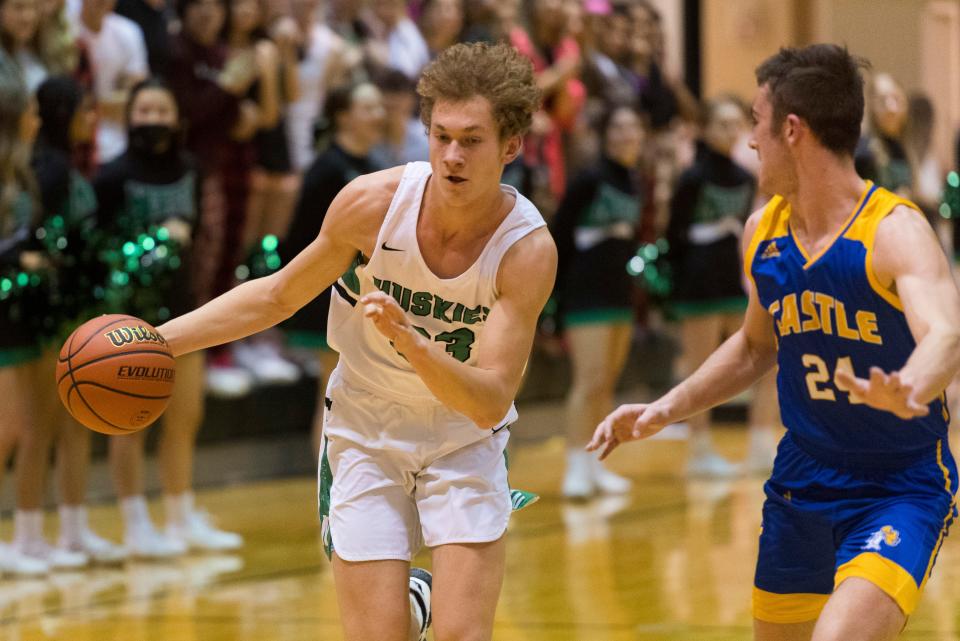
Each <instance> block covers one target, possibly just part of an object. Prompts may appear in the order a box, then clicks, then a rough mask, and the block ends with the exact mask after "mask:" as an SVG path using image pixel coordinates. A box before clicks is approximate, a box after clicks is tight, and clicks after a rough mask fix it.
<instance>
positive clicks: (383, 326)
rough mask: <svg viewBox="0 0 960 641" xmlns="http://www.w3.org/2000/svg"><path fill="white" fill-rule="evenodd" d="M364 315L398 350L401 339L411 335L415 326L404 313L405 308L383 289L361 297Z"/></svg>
mask: <svg viewBox="0 0 960 641" xmlns="http://www.w3.org/2000/svg"><path fill="white" fill-rule="evenodd" d="M360 304H361V305H363V315H364V316H365V317H366V318H369V319H370V320H372V321H373V325H374V326H375V327H376V328H377V330H378V331H379V332H380V333H381V334H383V335H384V336H386V337H387V338H388V339H389V340H390V341H391V342H392V343H394V345H395V346H396V347H397V350H398V351H401V352H402V350H401V349H400V345H399V343H400V342H401V339H402V338H404V337H405V336H407V335H409V334H410V333H411V332H412V330H413V328H412V326H411V325H410V321H408V320H407V317H406V315H405V314H404V313H403V308H402V307H400V305H399V304H398V303H397V301H396V299H394V298H393V296H390V295H388V294H385V293H383V292H381V291H376V292H372V293H370V294H367V295H365V296H362V297H361V298H360Z"/></svg>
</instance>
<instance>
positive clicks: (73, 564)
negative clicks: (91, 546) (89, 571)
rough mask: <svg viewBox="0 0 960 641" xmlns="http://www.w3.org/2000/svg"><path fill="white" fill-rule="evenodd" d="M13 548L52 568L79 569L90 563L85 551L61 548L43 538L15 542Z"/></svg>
mask: <svg viewBox="0 0 960 641" xmlns="http://www.w3.org/2000/svg"><path fill="white" fill-rule="evenodd" d="M13 548H14V549H15V550H16V551H17V552H19V553H20V554H22V555H23V556H28V557H30V558H32V559H36V560H38V561H41V562H43V563H45V564H47V566H48V567H49V568H50V569H51V570H79V569H81V568H85V567H87V566H88V565H90V557H88V556H87V555H86V554H84V553H83V552H71V551H70V550H61V549H60V548H55V547H53V546H52V545H50V544H49V543H47V542H46V541H45V540H43V539H34V540H32V541H27V542H26V543H14V545H13Z"/></svg>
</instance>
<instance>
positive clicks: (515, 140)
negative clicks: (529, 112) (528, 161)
mask: <svg viewBox="0 0 960 641" xmlns="http://www.w3.org/2000/svg"><path fill="white" fill-rule="evenodd" d="M521 151H523V136H520V135H517V136H510V137H509V138H507V144H506V145H504V147H503V164H504V165H509V164H510V163H512V162H513V161H514V160H516V159H517V156H519V155H520V152H521Z"/></svg>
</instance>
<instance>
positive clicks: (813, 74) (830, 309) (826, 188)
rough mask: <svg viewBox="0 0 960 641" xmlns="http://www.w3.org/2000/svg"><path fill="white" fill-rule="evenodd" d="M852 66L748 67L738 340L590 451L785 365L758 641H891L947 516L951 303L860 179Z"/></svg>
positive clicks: (762, 555)
mask: <svg viewBox="0 0 960 641" xmlns="http://www.w3.org/2000/svg"><path fill="white" fill-rule="evenodd" d="M860 67H861V62H860V61H859V60H858V59H856V58H854V57H852V56H851V55H849V54H848V53H847V51H846V50H845V49H842V48H840V47H837V46H833V45H814V46H810V47H806V48H803V49H783V50H781V51H780V53H778V54H777V55H775V56H773V57H771V58H770V59H768V60H767V61H765V62H764V63H763V64H761V65H760V67H758V69H757V82H758V85H759V91H758V93H757V97H756V99H755V101H754V103H753V118H754V129H753V140H752V146H753V148H754V149H756V150H757V153H758V154H759V157H760V174H759V183H760V184H759V188H760V190H761V191H763V192H766V193H772V194H779V195H778V196H775V197H774V198H773V199H772V200H771V201H770V202H769V203H768V204H767V205H766V206H765V207H764V208H763V210H761V211H758V212H756V213H754V214H753V215H752V216H751V218H750V219H749V222H748V224H747V226H746V234H745V235H744V248H743V249H744V264H745V268H746V271H747V275H748V277H749V281H750V284H751V286H750V292H749V296H750V299H749V306H748V310H747V315H746V319H745V321H744V324H743V327H742V328H741V329H740V330H739V331H738V332H737V333H736V334H735V335H734V336H733V337H731V338H730V339H729V340H728V341H727V342H725V343H724V344H723V345H722V346H721V347H720V348H719V349H717V351H715V352H714V353H713V355H712V356H711V357H710V358H709V359H708V360H707V361H706V362H705V363H704V364H703V366H702V367H701V368H700V369H699V370H697V371H696V372H695V373H694V374H693V375H692V376H690V377H689V378H688V379H687V380H685V381H684V382H682V383H681V384H680V385H678V386H677V387H676V388H674V389H673V390H671V391H670V392H668V393H667V394H666V395H664V396H663V397H662V398H660V399H658V400H656V401H654V402H653V403H650V404H641V405H623V406H621V407H620V408H618V409H617V410H616V411H614V412H613V413H612V414H610V415H609V416H608V417H607V418H606V419H604V421H603V422H602V423H601V424H600V425H599V426H598V428H597V430H596V432H595V434H594V438H593V440H592V441H591V443H590V444H589V445H588V449H591V450H596V449H600V450H602V454H603V455H604V456H605V455H606V454H609V453H610V451H611V450H613V449H614V448H615V447H616V446H617V445H619V444H620V443H622V442H625V441H629V440H635V439H642V438H646V437H649V436H651V435H653V434H655V433H656V432H658V431H660V430H661V429H662V428H663V427H664V426H665V425H667V424H669V423H674V422H676V421H680V420H683V419H684V418H686V417H688V416H691V415H694V414H697V413H699V412H702V411H704V410H706V409H708V408H710V407H712V406H714V405H717V404H718V403H721V402H723V401H724V400H726V399H728V398H730V397H732V396H734V395H736V394H737V393H738V392H740V391H742V390H744V389H746V388H747V387H748V386H749V385H750V384H751V383H753V382H754V381H756V380H757V379H758V378H760V377H761V376H762V375H763V374H764V373H765V372H767V371H768V370H769V369H770V368H771V367H773V366H774V364H777V365H778V366H779V372H778V378H777V384H778V388H779V396H780V406H781V413H782V417H783V422H784V424H785V425H786V426H787V433H786V435H785V436H784V438H783V440H782V441H781V443H780V446H779V448H778V452H777V458H776V462H775V464H774V470H773V474H772V476H771V478H770V480H769V481H768V482H767V483H766V485H765V492H766V497H767V498H766V502H765V503H764V506H763V530H762V533H761V535H760V549H759V559H758V561H757V569H756V576H755V581H754V594H753V614H754V621H755V624H754V630H755V638H756V639H758V640H761V641H799V640H803V641H807V640H809V639H813V640H814V641H830V640H841V639H842V640H843V641H883V640H888V639H893V638H895V637H896V636H897V635H898V634H899V633H900V631H901V630H902V629H903V627H904V625H905V623H906V620H907V617H908V616H909V615H910V614H911V612H913V610H914V608H915V607H916V604H917V600H918V598H919V596H920V592H921V591H922V589H923V587H924V584H925V582H926V580H927V578H928V577H929V576H930V572H931V570H932V568H933V565H934V561H935V560H936V556H937V552H938V551H939V549H940V545H941V544H942V543H943V539H944V537H945V536H946V533H947V528H948V527H949V525H950V523H951V521H952V520H953V518H954V516H955V507H954V496H953V493H954V492H955V491H956V488H957V483H958V479H957V468H956V465H955V464H954V460H953V457H952V456H951V454H950V451H949V449H948V446H947V423H948V418H949V417H948V413H947V410H946V408H945V403H944V400H945V399H944V395H943V390H944V389H945V388H946V386H947V384H948V383H949V382H950V380H951V378H952V377H953V375H954V374H955V373H956V372H957V370H958V369H960V295H958V292H957V288H956V285H955V284H954V281H953V278H952V277H951V274H950V267H949V265H948V263H947V260H946V257H945V256H944V254H943V251H942V250H941V249H940V245H939V244H938V242H937V239H936V237H935V236H934V234H933V231H932V230H931V228H930V227H929V225H928V224H927V222H926V220H925V219H924V217H923V215H922V214H921V213H920V211H919V210H918V209H917V207H916V206H915V205H913V204H912V203H910V202H908V201H906V200H903V199H901V198H899V197H897V196H896V195H894V194H892V193H890V192H888V191H886V190H884V189H880V188H878V187H876V186H875V185H873V184H871V183H869V182H864V181H863V180H861V179H860V177H859V176H858V175H857V173H856V171H855V170H854V166H853V158H852V154H853V151H854V148H855V146H856V143H857V139H858V137H859V134H860V121H861V118H862V116H863V80H862V78H861V76H860Z"/></svg>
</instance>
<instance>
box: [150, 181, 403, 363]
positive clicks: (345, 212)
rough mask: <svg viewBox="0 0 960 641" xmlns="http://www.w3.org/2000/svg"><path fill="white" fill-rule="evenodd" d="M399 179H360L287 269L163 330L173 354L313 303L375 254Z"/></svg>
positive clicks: (253, 329) (233, 336)
mask: <svg viewBox="0 0 960 641" xmlns="http://www.w3.org/2000/svg"><path fill="white" fill-rule="evenodd" d="M399 169H400V171H401V172H402V170H403V168H402V167H401V168H399ZM398 180H399V173H398V171H397V170H396V169H393V170H388V171H383V172H378V173H376V174H370V175H366V176H361V177H359V178H357V179H355V180H354V181H353V182H351V183H350V184H349V185H347V186H346V187H345V188H344V189H343V191H341V192H340V193H339V194H338V195H337V197H336V198H335V199H334V200H333V203H331V205H330V209H329V210H328V211H327V215H326V218H325V219H324V222H323V227H322V228H321V230H320V233H319V235H318V236H317V238H316V239H314V241H313V242H312V243H311V244H310V245H308V246H307V248H306V249H304V250H303V251H302V252H300V253H299V254H298V255H297V256H296V257H295V258H294V259H293V260H292V261H290V263H289V264H288V265H286V266H285V267H284V268H283V269H281V270H280V271H278V272H277V273H275V274H272V275H270V276H266V277H264V278H258V279H256V280H252V281H249V282H246V283H244V284H242V285H240V286H239V287H235V288H234V289H232V290H230V291H228V292H227V293H225V294H223V295H221V296H218V297H217V298H215V299H213V300H212V301H210V302H209V303H207V304H206V305H203V306H202V307H200V308H198V309H195V310H194V311H192V312H190V313H188V314H184V315H183V316H180V317H178V318H175V319H173V320H171V321H169V322H167V323H164V324H163V325H161V326H160V327H158V328H157V331H159V332H160V334H161V335H162V336H163V337H164V338H165V339H166V340H167V342H168V343H169V344H170V349H171V350H173V354H174V355H175V356H180V355H182V354H187V353H189V352H193V351H196V350H198V349H204V348H206V347H212V346H214V345H220V344H222V343H228V342H230V341H234V340H237V339H239V338H243V337H245V336H249V335H250V334H255V333H257V332H259V331H262V330H264V329H266V328H268V327H272V326H273V325H276V324H277V323H279V322H280V321H282V320H284V319H286V318H289V317H290V316H291V315H293V313H294V312H296V311H297V310H298V309H300V308H301V307H303V306H304V305H306V304H307V303H308V302H310V301H311V300H313V299H314V298H315V297H316V296H317V295H318V294H319V293H320V292H322V291H323V290H325V289H326V288H327V287H329V286H330V285H331V284H333V281H334V280H336V279H337V278H338V277H339V276H340V275H341V274H343V273H344V272H345V271H346V270H347V268H348V267H349V266H350V263H351V261H353V259H354V257H355V256H356V255H357V252H358V251H367V252H368V251H370V250H369V247H370V246H372V245H373V243H374V241H375V239H376V237H377V232H378V230H379V229H380V225H381V224H382V223H383V217H384V215H385V214H386V211H387V207H388V206H389V204H390V198H391V197H392V196H393V192H394V191H395V190H396V186H397V181H398Z"/></svg>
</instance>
